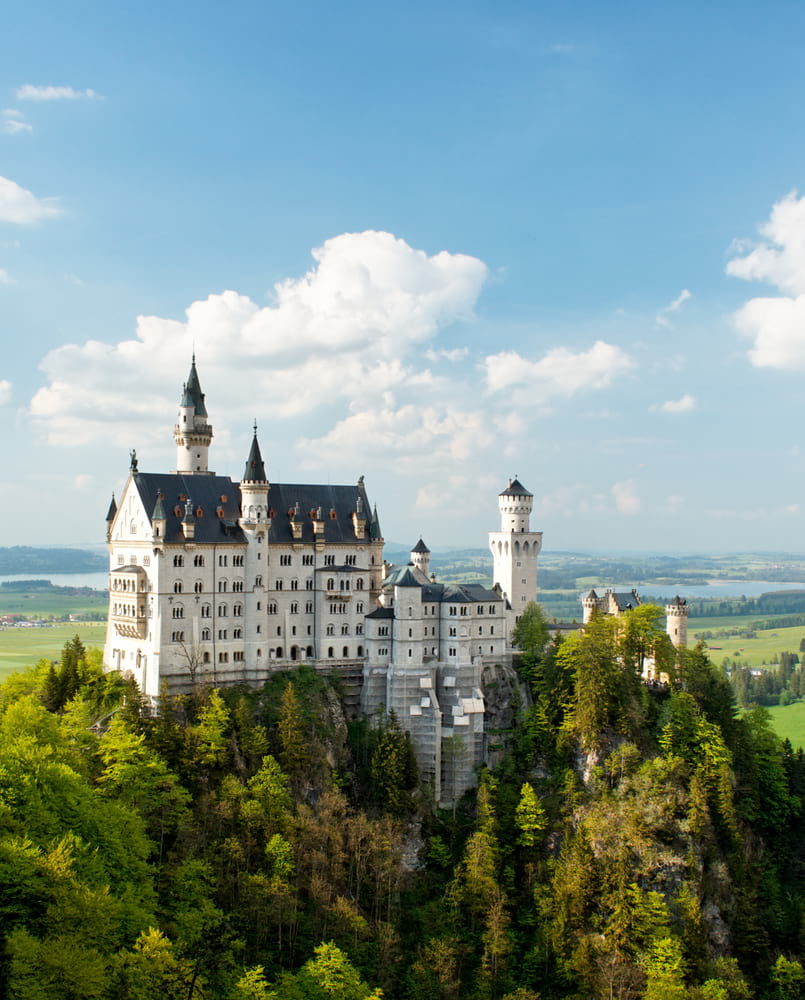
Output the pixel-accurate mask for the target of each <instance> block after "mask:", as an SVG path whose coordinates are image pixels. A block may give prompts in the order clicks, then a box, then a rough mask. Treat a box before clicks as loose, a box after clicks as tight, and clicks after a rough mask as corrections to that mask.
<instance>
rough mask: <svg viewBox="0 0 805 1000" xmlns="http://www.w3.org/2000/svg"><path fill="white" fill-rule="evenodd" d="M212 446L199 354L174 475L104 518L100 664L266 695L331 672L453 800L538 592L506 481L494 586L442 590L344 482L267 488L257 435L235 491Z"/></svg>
mask: <svg viewBox="0 0 805 1000" xmlns="http://www.w3.org/2000/svg"><path fill="white" fill-rule="evenodd" d="M212 438H213V431H212V426H211V424H210V422H209V419H208V415H207V410H206V405H205V397H204V394H203V393H202V391H201V386H200V382H199V377H198V372H197V369H196V364H195V358H194V359H193V363H192V365H191V369H190V375H189V377H188V380H187V383H186V384H185V386H184V389H183V393H182V398H181V403H180V406H179V415H178V421H177V423H176V426H175V427H174V439H175V442H176V449H177V451H176V470H175V471H173V472H168V473H147V472H140V471H139V468H138V464H137V460H136V458H135V457H134V455H133V454H132V462H131V469H130V474H129V477H128V480H127V482H126V485H125V487H124V489H123V492H122V494H121V496H120V498H119V501H118V502H115V500H114V498H113V500H112V504H111V505H110V508H109V513H108V515H107V542H108V548H109V558H110V565H109V592H110V609H109V611H110V613H109V625H108V630H107V637H106V645H105V649H104V662H105V664H106V666H107V668H108V669H114V670H120V671H122V672H124V673H128V674H131V675H132V676H133V677H134V679H135V680H136V681H137V684H138V686H139V688H140V690H141V691H142V692H143V694H144V695H145V696H146V697H148V698H150V699H153V700H154V702H156V700H157V699H158V698H159V696H160V694H161V693H162V692H163V691H168V692H169V693H182V692H187V691H189V690H191V688H192V687H193V685H194V684H195V683H197V682H204V683H209V684H213V685H215V686H222V685H229V684H236V683H247V684H260V683H262V682H263V681H265V680H266V679H267V678H268V677H269V676H270V674H271V673H272V672H274V671H277V670H287V669H289V668H291V667H292V666H294V665H296V664H300V663H307V664H311V665H313V666H314V667H315V668H316V669H318V670H321V671H324V672H327V673H333V674H337V675H339V676H340V677H341V679H342V681H343V684H344V688H345V690H346V692H347V695H348V699H349V698H351V699H352V707H353V710H355V711H361V712H363V713H364V714H366V715H367V716H370V717H371V716H374V715H377V714H379V713H383V712H390V711H392V710H393V711H394V712H395V714H396V717H397V719H398V720H399V722H400V724H401V725H402V726H403V728H405V729H406V730H408V732H409V733H410V734H411V739H412V744H413V748H414V752H415V754H416V757H417V762H418V764H419V769H420V774H421V776H422V777H423V779H424V780H425V781H426V782H428V783H429V784H430V786H431V787H432V789H433V794H434V797H435V800H436V801H437V802H440V803H442V804H450V803H452V802H454V801H455V799H456V798H457V797H458V796H459V795H460V794H461V793H462V792H463V791H464V790H465V789H466V788H468V787H470V786H471V785H473V784H474V783H475V775H476V772H477V768H478V767H479V766H480V764H481V763H482V762H483V761H484V759H485V757H486V753H487V744H486V740H487V734H486V732H485V727H484V716H485V711H486V699H485V694H484V689H483V688H484V685H483V677H484V672H485V670H487V669H490V668H491V669H495V668H497V667H499V666H505V665H507V664H510V663H511V656H512V645H511V632H512V629H513V627H514V625H515V623H516V621H517V619H518V617H519V615H520V613H521V611H522V610H523V609H524V608H525V606H526V604H527V603H528V602H529V601H532V600H535V598H536V589H537V556H538V555H539V552H540V548H541V545H542V535H541V533H540V532H535V531H532V530H531V527H530V516H531V512H532V506H533V496H532V495H531V493H529V492H528V490H526V489H525V488H524V487H523V486H522V485H521V484H520V483H519V481H517V479H515V480H513V481H510V482H509V485H508V486H507V488H506V489H505V490H504V491H503V492H502V493H501V494H500V496H499V498H498V505H499V511H500V528H499V530H497V531H493V532H491V533H490V535H489V545H490V548H491V551H492V554H493V562H494V581H493V587H492V588H491V589H490V588H486V587H483V586H480V585H478V584H465V585H445V584H441V583H438V582H437V580H436V578H435V576H433V575H431V574H429V568H430V567H429V559H430V553H429V551H428V549H427V546H425V544H424V543H423V542H422V541H421V540H420V541H419V542H418V543H417V545H416V546H415V547H414V549H413V551H412V552H411V562H410V563H409V564H408V565H404V566H397V567H395V566H390V565H389V564H387V563H386V562H385V561H384V558H383V536H382V533H381V530H380V522H379V518H378V515H377V509H376V507H375V508H374V510H373V511H371V513H370V505H369V499H368V496H367V494H366V489H365V486H364V482H363V477H361V478H360V479H359V480H358V481H357V483H356V484H355V485H350V486H330V485H327V486H324V485H310V484H297V483H291V484H288V483H285V484H283V483H270V482H269V479H268V476H267V475H266V469H265V464H264V462H263V458H262V455H261V452H260V446H259V443H258V440H257V429H256V427H255V431H254V437H253V440H252V442H251V448H250V450H249V454H248V458H247V460H246V467H245V470H244V474H243V478H242V479H241V480H240V482H238V481H235V480H232V479H231V478H229V477H228V476H221V475H217V474H216V473H215V472H213V471H211V470H210V468H209V451H210V445H211V442H212Z"/></svg>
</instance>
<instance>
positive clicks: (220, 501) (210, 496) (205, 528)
mask: <svg viewBox="0 0 805 1000" xmlns="http://www.w3.org/2000/svg"><path fill="white" fill-rule="evenodd" d="M132 479H133V481H134V485H135V486H136V487H137V491H138V492H139V494H140V499H141V500H142V503H143V507H144V508H145V510H148V511H153V512H154V513H153V514H152V515H151V520H152V522H153V520H154V517H159V513H160V509H161V513H162V516H163V517H164V518H165V536H164V540H165V542H166V543H167V544H168V545H170V544H171V543H174V544H181V543H183V542H184V540H185V537H184V532H183V531H182V518H183V517H184V515H185V504H186V503H187V501H188V500H192V504H193V510H194V512H195V515H194V516H195V518H196V529H195V536H194V539H193V540H194V542H195V543H196V544H199V543H201V544H211V543H216V544H219V545H243V544H244V543H245V541H246V537H245V535H244V534H243V532H242V531H241V529H240V528H239V527H238V524H237V521H238V518H239V517H240V490H239V489H238V487H237V485H236V484H235V483H233V482H232V480H231V479H230V478H229V477H228V476H191V475H182V474H181V473H176V472H172V473H153V472H138V473H135V474H134V475H133V476H132ZM160 494H162V497H163V498H164V499H161V498H160Z"/></svg>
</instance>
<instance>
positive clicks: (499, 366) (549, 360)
mask: <svg viewBox="0 0 805 1000" xmlns="http://www.w3.org/2000/svg"><path fill="white" fill-rule="evenodd" d="M484 366H485V369H486V373H485V377H486V384H487V388H488V389H489V390H490V391H491V392H501V391H503V390H505V389H511V388H518V387H524V386H527V387H528V390H529V395H531V396H532V397H533V398H534V399H535V400H545V399H547V398H550V397H551V396H556V395H560V396H570V395H573V394H574V393H576V392H579V391H581V390H583V389H602V388H605V387H606V386H608V385H610V384H611V383H612V381H613V379H615V378H617V377H618V376H619V375H623V374H625V373H626V372H627V371H629V370H630V369H632V368H634V366H635V365H634V361H633V360H632V359H631V358H630V357H629V355H628V354H627V353H626V352H625V351H623V350H622V349H621V348H620V347H616V346H614V345H613V344H607V343H605V342H604V341H602V340H598V341H596V342H595V344H593V346H592V347H591V348H589V350H587V351H579V352H573V351H571V350H568V348H566V347H555V348H553V350H550V351H548V353H547V354H546V355H545V356H544V357H542V358H541V359H540V360H539V361H530V360H528V359H527V358H524V357H523V356H522V355H521V354H518V353H517V352H516V351H503V352H502V353H500V354H494V355H490V356H489V357H487V358H486V359H485V361H484Z"/></svg>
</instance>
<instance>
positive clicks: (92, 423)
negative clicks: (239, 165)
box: [31, 232, 487, 444]
mask: <svg viewBox="0 0 805 1000" xmlns="http://www.w3.org/2000/svg"><path fill="white" fill-rule="evenodd" d="M313 257H314V259H315V262H316V263H315V266H314V268H313V269H312V270H311V271H309V272H308V273H307V274H306V275H304V276H303V277H301V278H297V279H289V280H287V281H283V282H281V283H279V284H278V285H277V286H276V288H275V303H274V304H273V305H270V306H265V307H262V308H261V307H259V306H258V305H256V304H255V303H254V302H252V301H251V300H250V299H249V298H247V297H245V296H243V295H238V294H237V293H236V292H233V291H226V292H222V293H220V294H216V295H210V296H209V297H208V298H207V299H205V300H203V301H198V302H194V303H193V304H192V305H191V306H190V307H189V308H188V309H187V311H186V320H185V321H184V322H179V321H176V320H170V319H164V318H161V317H158V316H141V317H139V318H138V320H137V331H136V338H135V339H133V340H124V341H121V342H120V343H118V344H114V345H112V344H103V343H99V342H98V341H88V342H87V343H85V344H83V345H72V344H68V345H65V346H63V347H60V348H57V349H56V350H54V351H51V352H50V354H48V355H47V356H46V358H45V359H44V361H43V362H42V368H43V369H44V371H45V372H46V373H47V375H48V385H46V386H45V387H43V388H42V389H40V390H39V392H37V393H36V395H35V396H34V398H33V400H32V402H31V412H32V414H33V416H34V417H35V418H36V419H37V420H38V421H39V422H40V423H41V424H42V425H43V426H44V427H45V429H46V431H47V434H48V438H49V440H50V441H51V442H53V443H60V444H68V443H73V444H81V443H86V442H88V441H91V440H96V439H102V438H105V437H107V435H109V433H110V432H111V434H112V436H113V439H115V440H125V441H127V440H129V439H130V432H131V424H132V422H135V423H137V422H145V421H146V420H147V421H148V423H149V424H151V423H152V422H153V414H154V413H155V412H160V411H163V412H164V411H165V410H166V409H167V410H168V411H170V408H171V407H172V406H173V405H174V403H175V400H174V396H175V395H176V391H177V385H176V379H177V373H179V372H181V373H182V374H184V370H185V368H186V366H187V362H188V358H189V356H190V353H191V351H192V349H193V347H195V350H196V353H197V355H198V357H199V360H200V364H201V365H202V371H203V379H204V384H205V389H207V390H208V392H209V390H210V389H213V390H214V396H215V398H216V400H217V401H218V406H220V410H219V412H222V413H223V412H231V413H232V414H233V415H234V416H235V417H236V418H237V416H238V414H239V413H240V409H241V407H244V406H247V407H248V408H249V413H251V411H252V409H253V406H254V399H255V398H259V399H261V401H262V402H263V405H264V406H265V407H266V409H268V410H269V412H271V413H272V414H273V415H279V416H282V417H289V416H298V415H301V414H305V413H309V412H311V411H313V410H315V409H318V408H322V407H325V406H332V405H333V404H335V403H337V402H340V404H341V405H342V406H343V405H344V403H345V401H348V402H349V404H350V406H351V407H352V409H353V410H354V415H358V414H359V413H360V412H361V410H362V409H364V408H366V407H368V406H370V405H371V406H372V407H374V406H376V405H377V401H378V396H379V395H381V394H382V393H384V392H391V391H393V390H394V389H396V388H399V387H401V386H405V387H406V388H407V389H409V390H410V389H417V388H420V389H423V388H428V389H431V390H433V389H434V387H435V386H436V385H437V380H436V379H435V378H434V377H433V376H432V375H431V374H430V373H429V372H427V371H419V370H417V369H416V368H414V367H412V366H411V365H410V364H408V363H406V360H405V359H406V357H407V355H409V354H411V352H412V349H413V348H414V346H415V345H417V344H419V343H421V342H423V341H427V340H430V339H432V338H433V336H434V335H435V334H436V332H437V331H438V329H439V328H441V327H442V326H445V325H447V324H449V323H451V322H454V321H456V320H461V319H469V318H471V316H472V311H473V307H474V305H475V302H476V300H477V298H478V295H479V294H480V291H481V288H482V286H483V284H484V281H485V279H486V275H487V269H486V266H485V265H484V264H483V262H482V261H480V260H478V259H476V258H474V257H468V256H464V255H461V254H448V253H445V252H442V253H437V254H435V255H433V256H428V255H427V254H425V253H424V252H423V251H421V250H415V249H413V248H412V247H410V246H409V245H408V244H407V243H405V242H404V241H403V240H400V239H396V238H395V237H394V236H392V235H391V234H389V233H382V232H364V233H345V234H343V235H341V236H336V237H334V238H333V239H330V240H327V242H326V243H324V245H323V246H321V247H319V248H318V249H316V250H314V251H313ZM244 380H248V386H249V394H248V398H246V399H244V393H243V383H244ZM212 395H213V393H211V398H212ZM121 397H122V398H126V399H127V400H128V399H131V406H129V405H128V404H127V407H126V412H125V413H122V412H121V410H120V407H119V405H118V403H117V402H116V401H119V400H120V398H121Z"/></svg>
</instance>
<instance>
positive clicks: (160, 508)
mask: <svg viewBox="0 0 805 1000" xmlns="http://www.w3.org/2000/svg"><path fill="white" fill-rule="evenodd" d="M164 499H165V498H164V497H163V496H162V493H161V492H160V493H157V502H156V503H155V504H154V512H153V514H152V515H151V529H152V531H153V533H154V542H155V543H159V544H162V542H164V540H165V528H166V527H167V525H168V519H167V517H166V516H165V505H164V504H163V503H162V501H163V500H164Z"/></svg>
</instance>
